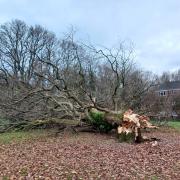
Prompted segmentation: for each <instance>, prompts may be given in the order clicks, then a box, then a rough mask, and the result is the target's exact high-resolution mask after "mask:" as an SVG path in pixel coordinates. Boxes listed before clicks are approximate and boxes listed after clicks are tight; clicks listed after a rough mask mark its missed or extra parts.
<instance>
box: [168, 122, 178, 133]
mask: <svg viewBox="0 0 180 180" xmlns="http://www.w3.org/2000/svg"><path fill="white" fill-rule="evenodd" d="M168 125H169V126H170V127H172V128H174V129H176V130H178V131H180V120H179V121H169V122H168Z"/></svg>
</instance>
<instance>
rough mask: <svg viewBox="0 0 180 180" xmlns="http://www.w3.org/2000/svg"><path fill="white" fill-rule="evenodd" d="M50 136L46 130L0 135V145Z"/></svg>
mask: <svg viewBox="0 0 180 180" xmlns="http://www.w3.org/2000/svg"><path fill="white" fill-rule="evenodd" d="M49 134H50V131H47V130H31V131H18V132H8V133H1V134H0V144H8V143H11V142H20V141H25V140H30V139H37V138H45V137H47V136H48V135H49Z"/></svg>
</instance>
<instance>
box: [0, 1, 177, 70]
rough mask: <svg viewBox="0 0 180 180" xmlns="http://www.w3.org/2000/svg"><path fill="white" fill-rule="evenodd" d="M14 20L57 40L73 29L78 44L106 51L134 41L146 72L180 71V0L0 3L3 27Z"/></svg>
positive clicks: (0, 19) (137, 59)
mask: <svg viewBox="0 0 180 180" xmlns="http://www.w3.org/2000/svg"><path fill="white" fill-rule="evenodd" d="M12 19H21V20H24V21H25V22H26V23H28V24H40V25H43V26H45V27H46V28H48V29H49V30H51V31H54V32H55V33H56V34H57V35H58V36H60V35H62V33H63V32H66V31H67V29H68V27H69V26H70V25H73V26H75V27H76V29H77V36H78V38H79V39H83V40H84V41H89V39H90V41H91V42H92V43H94V44H102V45H105V46H107V47H111V46H112V45H114V44H116V43H117V42H118V41H121V40H131V41H133V43H134V44H135V52H136V58H135V61H136V62H137V63H138V64H139V65H140V66H141V67H142V68H145V69H146V70H150V71H153V72H156V73H161V72H162V71H173V70H176V69H178V68H180V0H0V24H2V23H4V22H7V21H11V20H12Z"/></svg>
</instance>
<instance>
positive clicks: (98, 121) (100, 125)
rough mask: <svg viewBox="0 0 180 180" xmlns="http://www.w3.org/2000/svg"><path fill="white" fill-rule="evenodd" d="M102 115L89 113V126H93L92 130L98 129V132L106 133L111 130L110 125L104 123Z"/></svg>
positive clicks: (101, 113) (100, 113)
mask: <svg viewBox="0 0 180 180" xmlns="http://www.w3.org/2000/svg"><path fill="white" fill-rule="evenodd" d="M104 115H105V114H104V113H103V112H90V117H91V118H90V120H89V122H90V124H91V125H93V126H94V128H96V129H98V130H99V131H100V132H103V133H108V132H109V131H111V130H112V129H113V126H112V124H110V123H108V122H106V121H104Z"/></svg>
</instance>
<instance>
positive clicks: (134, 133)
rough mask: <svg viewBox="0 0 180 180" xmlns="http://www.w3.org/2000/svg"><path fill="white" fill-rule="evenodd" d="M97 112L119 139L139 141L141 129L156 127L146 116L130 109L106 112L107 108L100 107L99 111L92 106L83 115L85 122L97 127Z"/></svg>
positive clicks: (141, 139) (141, 138)
mask: <svg viewBox="0 0 180 180" xmlns="http://www.w3.org/2000/svg"><path fill="white" fill-rule="evenodd" d="M97 114H100V115H101V119H100V120H101V121H104V122H106V123H108V124H110V125H111V127H112V129H116V130H117V134H118V138H119V140H120V141H128V142H136V143H140V142H142V141H143V137H142V135H141V129H144V128H156V126H153V125H151V123H150V122H149V118H148V117H147V116H144V115H143V116H140V115H138V114H135V113H134V112H133V111H132V110H128V111H126V112H124V113H123V112H120V111H119V112H115V111H109V112H108V110H107V109H106V110H105V111H103V109H101V111H100V110H97V109H95V108H92V109H90V110H89V111H88V112H86V116H85V117H84V120H85V122H87V123H92V125H93V126H95V128H98V127H97V126H98V125H99V124H100V123H99V122H98V123H96V121H99V119H98V118H97V116H96V115H97ZM100 125H101V124H100ZM110 130H111V129H110Z"/></svg>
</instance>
